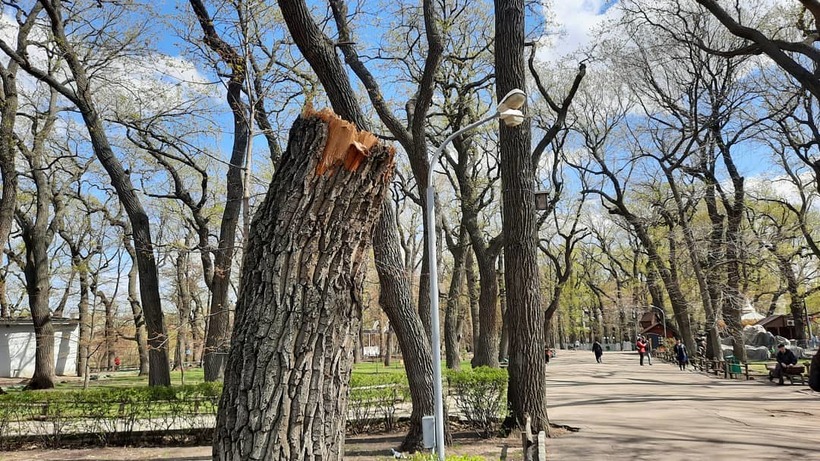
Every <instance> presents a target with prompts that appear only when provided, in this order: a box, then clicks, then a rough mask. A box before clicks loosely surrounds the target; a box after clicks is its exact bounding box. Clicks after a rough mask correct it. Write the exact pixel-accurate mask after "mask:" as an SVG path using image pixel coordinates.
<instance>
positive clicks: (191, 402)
mask: <svg viewBox="0 0 820 461" xmlns="http://www.w3.org/2000/svg"><path fill="white" fill-rule="evenodd" d="M221 392H222V386H221V385H220V384H216V385H215V384H213V383H204V384H198V385H193V386H192V385H188V386H173V387H133V388H94V389H87V390H70V391H59V390H57V391H39V392H14V393H10V394H7V395H2V396H0V415H1V416H2V423H0V440H6V441H7V439H6V438H7V437H9V436H19V435H36V436H38V437H39V438H40V439H41V441H42V442H41V444H42V445H44V446H55V447H56V446H60V445H61V444H62V439H63V437H64V436H65V435H66V434H81V433H85V434H94V435H95V436H96V438H97V440H98V441H99V443H101V444H103V445H107V444H109V443H111V442H113V441H114V440H120V441H122V440H128V439H130V437H131V436H132V435H133V433H134V432H135V431H137V430H140V431H167V430H169V429H172V428H179V427H188V428H195V427H210V426H212V421H211V420H212V417H213V416H215V415H216V408H217V404H218V399H219V396H220V395H221ZM3 448H8V447H3Z"/></svg>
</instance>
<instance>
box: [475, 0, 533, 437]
mask: <svg viewBox="0 0 820 461" xmlns="http://www.w3.org/2000/svg"><path fill="white" fill-rule="evenodd" d="M495 40H496V47H495V68H496V97H497V98H498V99H499V100H500V99H501V98H502V97H504V95H505V94H507V92H509V91H510V90H512V89H513V88H526V81H525V80H526V79H525V65H524V0H495ZM499 145H500V151H501V162H500V163H501V189H502V191H503V193H502V195H503V207H504V208H503V209H504V219H503V229H504V264H505V271H504V280H505V282H506V283H505V286H506V288H507V302H508V307H507V311H508V312H507V314H508V315H507V319H508V320H509V322H510V323H509V327H510V363H509V374H510V381H509V389H508V400H509V404H510V411H511V414H512V416H513V418H514V419H515V420H516V421H517V422H518V424H520V425H521V424H523V423H524V418H525V415H526V414H529V415H530V416H531V417H532V422H533V430H534V431H536V432H537V431H542V430H543V431H547V432H549V419H548V417H547V400H546V377H545V363H544V329H543V326H544V322H543V310H542V307H541V290H540V280H539V273H538V259H537V258H538V247H537V241H536V232H537V226H536V222H535V196H534V195H533V190H534V189H535V171H534V169H533V166H532V162H531V157H530V127H529V123H528V122H527V123H524V124H522V125H521V126H519V127H507V126H505V125H504V124H501V129H500V136H499ZM482 280H483V277H482Z"/></svg>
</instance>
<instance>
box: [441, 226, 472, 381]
mask: <svg viewBox="0 0 820 461" xmlns="http://www.w3.org/2000/svg"><path fill="white" fill-rule="evenodd" d="M460 229H461V230H460V232H459V236H458V241H457V242H455V244H454V245H448V246H450V252H451V253H452V254H453V275H452V278H451V279H450V289H449V290H448V291H447V306H446V307H445V313H444V351H445V354H444V355H445V361H446V364H447V368H450V369H453V370H457V369H459V368H460V367H461V356H460V354H459V348H460V344H459V338H458V319H459V317H460V316H461V288H462V285H463V283H464V272H465V267H464V266H465V264H466V254H467V253H468V252H469V251H470V250H469V248H468V247H467V239H468V237H467V233H466V231H465V229H464V227H463V226H462V227H461V228H460Z"/></svg>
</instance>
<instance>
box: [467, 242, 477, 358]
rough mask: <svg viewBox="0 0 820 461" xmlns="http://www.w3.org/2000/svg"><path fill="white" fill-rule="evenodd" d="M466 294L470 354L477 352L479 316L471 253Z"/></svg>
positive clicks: (475, 278)
mask: <svg viewBox="0 0 820 461" xmlns="http://www.w3.org/2000/svg"><path fill="white" fill-rule="evenodd" d="M467 293H468V294H469V297H470V327H471V329H472V351H471V352H472V353H473V354H475V351H476V350H478V335H479V327H480V325H479V321H480V320H479V314H478V298H479V296H480V289H479V287H478V277H477V274H476V273H475V256H474V255H473V252H472V251H468V252H467Z"/></svg>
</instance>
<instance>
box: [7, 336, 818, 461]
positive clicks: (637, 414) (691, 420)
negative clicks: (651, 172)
mask: <svg viewBox="0 0 820 461" xmlns="http://www.w3.org/2000/svg"><path fill="white" fill-rule="evenodd" d="M604 362H605V363H603V364H597V363H595V359H594V357H593V355H592V353H591V352H586V351H583V352H581V351H579V352H574V351H559V352H558V356H557V357H555V358H554V359H553V360H552V361H551V362H550V364H549V366H548V367H547V380H548V400H549V408H550V410H549V411H550V419H551V421H552V422H553V423H555V424H563V425H567V426H572V427H575V428H578V429H580V431H578V432H570V433H566V434H564V435H561V436H559V437H556V438H553V439H550V440H548V442H547V443H548V452H549V458H550V459H551V460H562V461H564V460H566V461H574V460H593V461H598V460H626V459H629V460H664V461H669V460H709V461H716V460H775V459H776V460H787V459H800V460H818V461H820V427H818V426H820V394H818V393H815V392H812V391H810V390H809V389H808V387H807V386H788V385H786V386H775V385H773V384H770V383H769V382H768V381H739V380H725V379H722V378H720V379H719V378H715V377H712V376H707V375H704V374H701V373H695V372H691V371H686V372H683V371H679V370H678V368H677V366H673V365H671V364H668V363H663V362H661V361H660V360H656V361H655V362H654V365H653V366H648V365H647V366H643V367H641V366H639V365H638V357H637V355H636V354H635V353H629V352H623V353H622V352H609V353H605V354H604ZM379 437H380V436H379ZM379 437H370V439H374V442H375V439H377V438H379ZM358 439H359V440H358V442H362V438H361V437H359V438H358ZM365 439H367V437H365ZM395 440H398V438H395V437H394V442H392V443H395ZM349 442H350V443H349V444H348V448H349V449H350V450H351V451H357V449H356V448H355V446H356V442H355V441H354V440H349ZM517 443H518V442H517V440H516V438H515V437H511V438H508V439H506V440H502V439H495V440H493V441H487V442H485V443H483V444H482V445H483V446H484V448H483V449H481V450H480V451H479V450H478V449H479V447H478V446H476V447H474V450H470V452H472V453H481V454H483V455H485V456H488V457H487V458H486V459H498V458H497V457H494V456H498V454H500V453H501V448H500V447H501V446H504V445H506V446H509V447H510V450H509V452H508V458H507V459H509V460H511V461H512V460H517V459H520V457H521V454H520V453H521V451H520V449H517V447H516V444H517ZM377 445H378V446H379V448H378V449H372V450H367V452H369V453H379V455H378V456H373V455H365V454H364V453H357V456H349V457H348V458H349V459H350V460H355V461H359V460H365V459H385V457H384V455H382V453H384V454H385V455H386V454H387V453H389V446H388V445H391V442H387V444H386V445H385V446H382V444H377ZM359 451H361V450H359ZM210 452H211V450H210V448H209V447H178V448H174V447H165V448H105V449H85V450H32V451H25V452H18V453H9V452H5V453H4V452H0V461H22V460H64V461H69V460H70V461H78V460H92V459H93V460H116V461H123V460H140V461H147V460H176V461H182V460H191V461H202V460H206V459H210ZM451 452H454V451H453V450H451ZM455 452H458V450H455ZM493 453H496V455H493ZM349 454H350V453H349ZM462 454H463V453H462Z"/></svg>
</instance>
